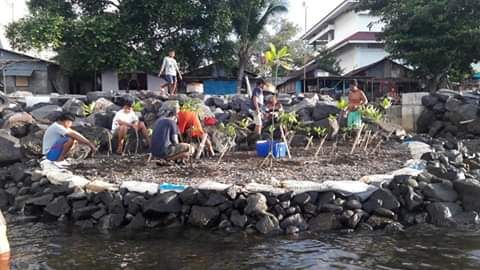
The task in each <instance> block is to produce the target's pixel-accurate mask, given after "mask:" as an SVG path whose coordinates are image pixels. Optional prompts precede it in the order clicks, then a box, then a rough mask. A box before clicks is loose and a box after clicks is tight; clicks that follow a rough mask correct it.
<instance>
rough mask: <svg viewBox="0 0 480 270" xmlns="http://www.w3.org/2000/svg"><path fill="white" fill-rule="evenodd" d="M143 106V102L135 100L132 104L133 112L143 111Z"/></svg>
mask: <svg viewBox="0 0 480 270" xmlns="http://www.w3.org/2000/svg"><path fill="white" fill-rule="evenodd" d="M144 108H145V107H144V106H143V103H142V102H141V101H139V100H138V101H137V100H136V101H135V102H133V104H132V109H133V111H134V112H143V109H144Z"/></svg>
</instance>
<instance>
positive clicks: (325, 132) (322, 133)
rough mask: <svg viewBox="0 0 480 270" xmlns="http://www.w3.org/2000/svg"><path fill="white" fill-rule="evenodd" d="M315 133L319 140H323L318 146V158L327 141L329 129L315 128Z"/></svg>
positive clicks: (316, 153) (316, 154)
mask: <svg viewBox="0 0 480 270" xmlns="http://www.w3.org/2000/svg"><path fill="white" fill-rule="evenodd" d="M313 131H314V132H315V134H316V135H317V136H318V137H319V138H322V140H321V141H320V145H319V146H318V148H317V151H316V152H315V157H317V156H318V154H319V153H320V151H322V148H323V145H324V144H325V141H326V140H327V135H328V129H327V128H324V127H315V128H313Z"/></svg>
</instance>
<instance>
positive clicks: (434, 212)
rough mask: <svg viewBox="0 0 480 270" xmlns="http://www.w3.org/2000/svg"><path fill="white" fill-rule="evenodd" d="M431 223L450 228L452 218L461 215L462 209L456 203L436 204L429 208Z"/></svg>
mask: <svg viewBox="0 0 480 270" xmlns="http://www.w3.org/2000/svg"><path fill="white" fill-rule="evenodd" d="M427 211H428V214H429V215H430V222H431V223H432V224H434V225H436V226H450V225H451V224H452V218H453V217H454V216H456V215H457V214H459V213H461V212H462V211H463V210H462V208H461V207H460V206H459V205H458V204H456V203H442V202H436V203H432V204H429V205H428V206H427Z"/></svg>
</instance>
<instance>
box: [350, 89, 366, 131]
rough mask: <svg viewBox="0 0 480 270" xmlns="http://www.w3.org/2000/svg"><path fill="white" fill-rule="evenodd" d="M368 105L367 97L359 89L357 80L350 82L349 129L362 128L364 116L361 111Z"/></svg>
mask: <svg viewBox="0 0 480 270" xmlns="http://www.w3.org/2000/svg"><path fill="white" fill-rule="evenodd" d="M366 104H368V99H367V96H365V93H364V92H363V91H362V90H361V89H360V88H358V82H357V80H352V81H351V82H350V93H349V94H348V119H347V120H348V127H349V128H360V127H361V126H362V114H361V113H360V111H359V109H360V107H361V106H363V105H366Z"/></svg>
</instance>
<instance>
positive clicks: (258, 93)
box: [252, 79, 265, 136]
mask: <svg viewBox="0 0 480 270" xmlns="http://www.w3.org/2000/svg"><path fill="white" fill-rule="evenodd" d="M264 87H265V81H264V80H263V79H260V80H259V81H258V82H257V86H256V87H255V89H253V92H252V108H253V110H254V112H253V122H254V123H255V134H256V135H258V136H260V135H262V125H263V122H262V113H263V104H264V97H263V88H264Z"/></svg>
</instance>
